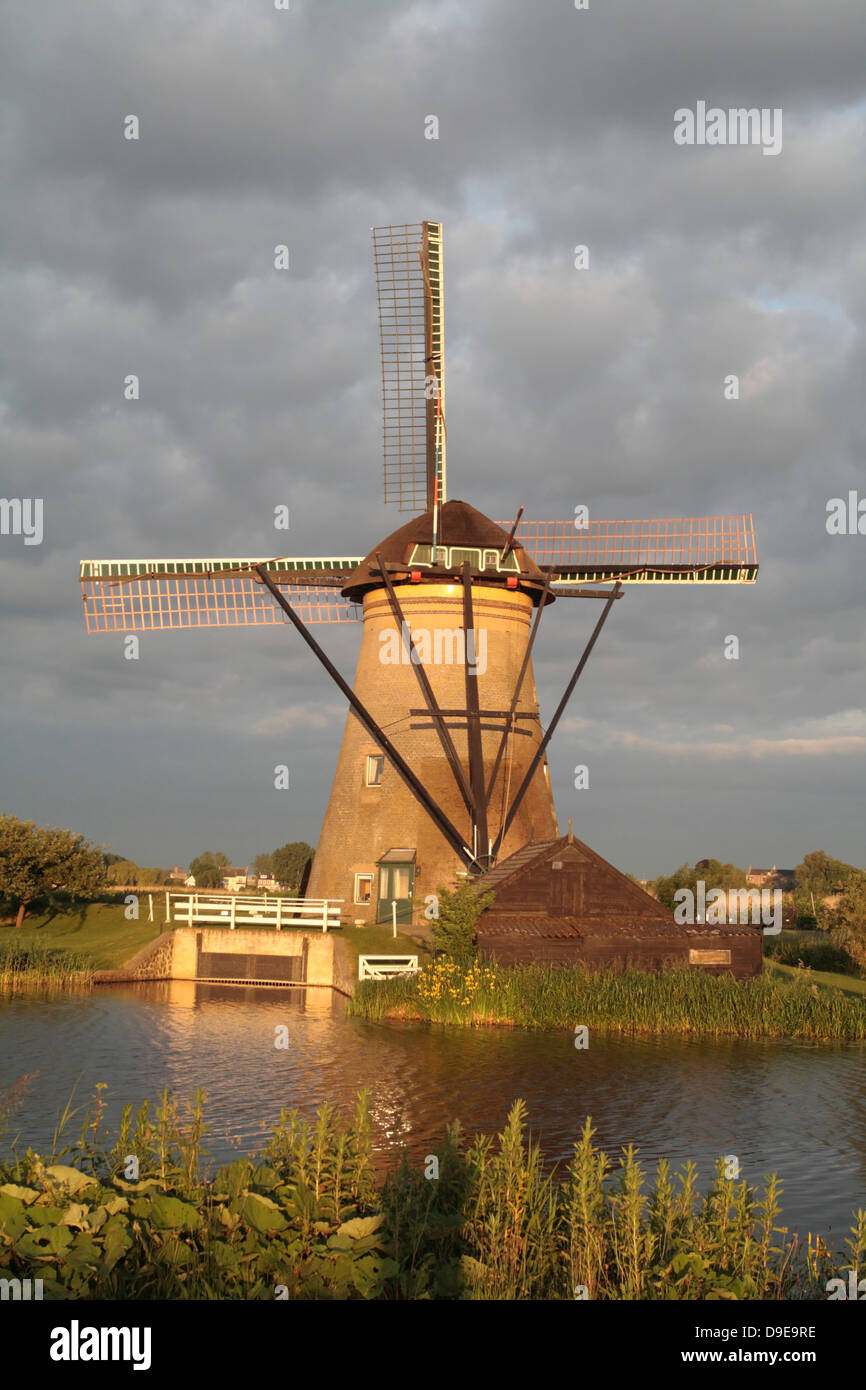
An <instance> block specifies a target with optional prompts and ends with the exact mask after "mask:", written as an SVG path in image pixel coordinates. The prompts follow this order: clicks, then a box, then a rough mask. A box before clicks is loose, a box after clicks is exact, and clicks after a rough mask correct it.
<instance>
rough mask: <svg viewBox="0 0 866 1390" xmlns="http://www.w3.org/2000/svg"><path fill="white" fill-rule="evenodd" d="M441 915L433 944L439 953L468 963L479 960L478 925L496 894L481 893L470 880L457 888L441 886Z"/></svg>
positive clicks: (434, 933) (439, 894) (436, 920)
mask: <svg viewBox="0 0 866 1390" xmlns="http://www.w3.org/2000/svg"><path fill="white" fill-rule="evenodd" d="M437 896H438V899H439V916H438V917H436V918H434V919H433V943H434V947H435V950H436V952H437V954H439V955H443V956H447V958H448V959H449V960H453V961H460V962H465V963H467V964H468V962H469V961H472V960H474V959H475V957H476V956H477V954H478V947H477V946H476V944H475V925H476V923H477V921H478V918H479V916H480V914H481V913H482V912H483V911H484V909H485V907H489V905H490V904H491V903H492V902H493V894H492V893H481V892H479V890H478V888H477V887H476V886H475V885H474V884H473V883H472V882H471V881H470V880H469V879H464V881H463V882H462V883H460V884H459V885H458V886H457V888H455V889H450V888H440V889H439V892H438V895H437Z"/></svg>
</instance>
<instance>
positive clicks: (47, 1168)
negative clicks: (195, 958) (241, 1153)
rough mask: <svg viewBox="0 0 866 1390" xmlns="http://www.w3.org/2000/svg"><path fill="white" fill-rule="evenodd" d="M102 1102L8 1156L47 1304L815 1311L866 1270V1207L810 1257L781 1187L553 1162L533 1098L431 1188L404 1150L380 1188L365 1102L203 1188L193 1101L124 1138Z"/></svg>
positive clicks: (453, 1132)
mask: <svg viewBox="0 0 866 1390" xmlns="http://www.w3.org/2000/svg"><path fill="white" fill-rule="evenodd" d="M103 1089H104V1088H103V1087H98V1088H97V1094H96V1096H95V1098H94V1100H93V1102H92V1104H90V1105H89V1106H88V1107H87V1109H86V1110H85V1111H84V1112H83V1113H81V1112H78V1113H76V1112H74V1111H73V1110H72V1107H71V1105H70V1106H67V1108H66V1111H65V1113H64V1116H63V1119H62V1121H61V1124H60V1126H59V1129H58V1133H57V1136H56V1140H55V1144H54V1146H53V1152H52V1153H51V1155H50V1156H49V1157H50V1161H49V1158H46V1157H43V1156H39V1155H37V1154H35V1153H33V1152H32V1151H30V1150H28V1152H27V1153H26V1154H25V1155H24V1157H23V1158H14V1159H9V1160H7V1161H5V1162H2V1163H0V1189H2V1193H0V1268H2V1272H3V1277H6V1278H8V1277H22V1278H28V1277H34V1276H37V1277H39V1278H41V1279H42V1280H43V1284H44V1289H45V1297H46V1298H49V1299H51V1298H105V1299H124V1300H146V1299H189V1298H197V1299H200V1298H204V1299H273V1298H275V1297H288V1298H291V1299H319V1298H326V1299H348V1298H353V1299H358V1298H362V1299H375V1300H394V1299H397V1300H405V1299H412V1300H416V1299H425V1300H427V1299H476V1300H503V1299H509V1300H510V1299H554V1300H564V1299H574V1298H580V1299H584V1298H586V1299H602V1300H632V1299H640V1300H666V1301H667V1300H671V1299H719V1298H725V1299H737V1300H743V1299H786V1300H790V1299H818V1298H820V1299H823V1298H826V1297H827V1282H828V1280H829V1279H831V1278H843V1279H844V1278H845V1277H846V1275H847V1272H848V1270H850V1269H855V1270H856V1271H857V1272H858V1274H859V1272H860V1271H861V1270H862V1269H863V1267H864V1264H866V1212H863V1211H858V1213H857V1215H856V1218H855V1220H854V1222H853V1224H852V1226H851V1231H850V1235H849V1236H848V1238H847V1240H846V1241H845V1242H844V1245H843V1248H842V1250H841V1251H840V1252H839V1253H838V1254H836V1253H835V1252H834V1250H833V1249H832V1247H831V1246H830V1245H829V1244H828V1243H827V1242H826V1241H825V1240H824V1239H823V1238H821V1237H815V1240H814V1243H813V1239H812V1236H811V1234H810V1235H809V1239H808V1243H807V1244H806V1245H805V1246H803V1245H802V1244H801V1243H800V1242H799V1241H798V1240H797V1239H796V1237H789V1235H788V1232H787V1230H786V1228H784V1227H783V1226H781V1224H780V1218H781V1205H780V1183H779V1182H778V1180H777V1178H776V1177H775V1176H771V1177H770V1178H768V1179H767V1180H766V1181H765V1183H764V1185H763V1188H762V1189H760V1190H759V1189H758V1188H755V1187H751V1186H749V1185H748V1184H746V1183H745V1182H740V1183H737V1182H734V1181H733V1180H730V1179H728V1178H726V1177H725V1176H724V1173H723V1171H722V1164H721V1162H720V1165H719V1168H718V1170H717V1172H716V1174H715V1177H714V1179H713V1181H712V1182H711V1184H710V1187H709V1189H708V1191H707V1192H706V1194H705V1195H703V1196H702V1195H701V1194H700V1192H699V1189H698V1178H697V1172H696V1170H695V1167H694V1165H693V1164H691V1163H688V1164H686V1165H685V1168H684V1169H683V1171H682V1172H680V1173H677V1174H673V1173H672V1172H671V1168H670V1165H669V1164H668V1163H667V1162H666V1161H665V1160H661V1161H660V1162H659V1164H658V1166H657V1168H656V1171H655V1175H654V1177H653V1178H650V1177H648V1175H647V1174H646V1173H645V1171H644V1168H643V1165H642V1164H641V1162H640V1159H639V1155H638V1154H637V1153H636V1151H635V1150H634V1149H633V1147H632V1146H628V1147H626V1148H624V1149H623V1150H622V1152H621V1154H620V1156H619V1158H618V1160H612V1159H611V1158H610V1157H609V1156H608V1155H607V1154H605V1153H604V1152H602V1150H601V1149H600V1148H599V1147H598V1146H597V1144H596V1142H595V1131H594V1130H593V1127H592V1122H591V1120H590V1119H589V1118H587V1120H586V1123H585V1125H584V1128H583V1131H582V1133H581V1135H580V1137H579V1139H578V1140H577V1142H576V1144H575V1146H574V1152H573V1155H572V1157H571V1160H570V1161H569V1162H568V1163H567V1164H566V1165H564V1166H563V1167H561V1168H558V1169H557V1168H553V1169H550V1168H549V1167H548V1165H547V1164H546V1163H545V1161H544V1155H543V1153H542V1151H541V1149H540V1147H539V1145H538V1144H537V1143H536V1142H535V1141H533V1139H532V1138H531V1136H530V1134H529V1129H528V1117H527V1113H526V1108H525V1105H524V1103H523V1101H522V1100H517V1101H515V1103H514V1105H513V1107H512V1109H511V1112H510V1114H509V1116H508V1120H507V1122H506V1124H505V1126H504V1128H503V1130H502V1131H501V1133H499V1134H498V1135H495V1136H491V1135H477V1136H475V1137H474V1138H472V1139H468V1138H467V1137H466V1136H465V1135H464V1133H463V1131H462V1130H461V1128H460V1126H459V1125H457V1124H454V1125H452V1126H451V1127H450V1128H449V1129H448V1131H447V1132H446V1134H445V1136H444V1139H443V1141H442V1143H441V1144H440V1145H438V1146H436V1154H435V1157H436V1158H437V1159H438V1175H437V1174H434V1173H432V1172H431V1171H430V1168H429V1158H430V1156H428V1159H426V1160H425V1162H424V1164H422V1165H418V1164H414V1163H412V1162H411V1160H410V1158H409V1156H408V1154H407V1153H406V1152H405V1151H404V1152H403V1153H402V1155H401V1156H400V1159H399V1160H398V1161H397V1163H396V1164H394V1165H393V1166H392V1168H391V1170H390V1171H389V1172H388V1174H387V1176H386V1177H385V1178H384V1180H383V1181H381V1182H378V1181H377V1180H376V1179H375V1177H374V1170H373V1149H372V1138H371V1127H370V1116H369V1098H368V1096H367V1095H366V1094H364V1093H362V1094H361V1095H360V1096H359V1097H358V1101H357V1105H356V1108H355V1111H354V1114H352V1115H350V1116H347V1117H346V1116H341V1115H339V1114H337V1112H336V1111H334V1110H333V1109H332V1108H331V1107H330V1106H327V1105H326V1106H323V1107H322V1108H321V1109H320V1110H319V1112H318V1114H317V1116H316V1118H315V1119H314V1120H309V1119H307V1118H305V1117H304V1116H302V1115H300V1114H299V1113H298V1112H297V1111H291V1112H284V1113H283V1114H282V1116H281V1117H280V1121H279V1123H278V1124H277V1126H276V1127H275V1128H274V1130H273V1132H272V1134H271V1135H270V1137H269V1139H268V1140H267V1142H266V1144H265V1147H264V1150H263V1152H262V1153H261V1154H260V1155H259V1156H258V1158H257V1159H252V1158H238V1159H236V1160H235V1161H234V1162H233V1163H231V1164H229V1165H227V1166H225V1167H222V1168H220V1169H219V1170H218V1171H217V1172H216V1173H215V1174H214V1175H213V1176H210V1175H209V1174H208V1173H207V1171H206V1164H205V1160H206V1158H207V1147H206V1146H207V1135H208V1125H207V1122H206V1118H205V1096H204V1094H203V1093H202V1092H201V1091H199V1092H197V1093H196V1094H195V1096H194V1097H192V1098H191V1099H190V1100H189V1101H187V1102H185V1103H183V1104H181V1103H180V1102H179V1101H178V1100H177V1099H176V1098H175V1097H173V1096H172V1095H171V1094H170V1093H169V1092H167V1091H166V1092H164V1093H163V1094H162V1095H161V1096H160V1097H159V1099H158V1100H157V1102H156V1103H155V1105H150V1104H145V1105H143V1106H141V1107H140V1108H139V1110H138V1111H137V1113H135V1114H133V1111H132V1107H130V1106H127V1107H126V1109H125V1110H124V1112H123V1116H122V1119H121V1121H120V1125H119V1128H118V1130H117V1132H116V1134H114V1135H112V1134H109V1133H106V1132H104V1131H103V1118H104V1113H103V1112H104V1104H103V1098H102V1090H103ZM76 1121H77V1124H78V1133H79V1138H78V1139H77V1140H73V1139H72V1137H71V1134H72V1130H73V1125H74V1124H75V1122H76ZM131 1156H134V1158H135V1159H136V1161H137V1162H136V1164H135V1165H132V1166H131V1165H130V1157H131ZM133 1168H136V1171H135V1172H133Z"/></svg>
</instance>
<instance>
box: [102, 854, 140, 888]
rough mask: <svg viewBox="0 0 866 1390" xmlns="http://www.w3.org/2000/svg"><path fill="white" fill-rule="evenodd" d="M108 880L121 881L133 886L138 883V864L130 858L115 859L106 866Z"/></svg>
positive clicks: (125, 884) (111, 881)
mask: <svg viewBox="0 0 866 1390" xmlns="http://www.w3.org/2000/svg"><path fill="white" fill-rule="evenodd" d="M108 882H109V883H121V884H123V885H124V887H126V886H127V885H128V886H129V887H131V888H134V887H135V885H136V884H137V883H138V865H137V864H134V863H133V862H132V860H131V859H116V860H115V861H114V863H113V864H110V865H109V866H108Z"/></svg>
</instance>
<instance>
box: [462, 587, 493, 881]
mask: <svg viewBox="0 0 866 1390" xmlns="http://www.w3.org/2000/svg"><path fill="white" fill-rule="evenodd" d="M462 569H463V632H464V642H465V652H464V660H463V673H464V679H465V683H466V715H467V719H466V735H467V743H468V745H469V785H470V787H471V788H472V802H473V808H474V809H473V813H472V828H473V830H474V831H475V832H476V844H475V845H473V849H475V851H476V854H477V856H478V858H479V859H481V860H483V861H484V862H485V863H486V862H487V857H488V855H489V853H490V839H489V836H488V830H487V793H486V790H485V786H484V750H483V746H482V743H481V713H480V708H479V700H478V671H477V668H476V663H475V661H473V662H472V663H471V664H470V660H469V657H470V653H471V655H472V656H473V657H474V658H477V654H478V641H477V637H476V633H475V625H474V620H473V617H472V575H471V566H470V564H469V561H468V560H466V561H465V562H464V564H463V566H462ZM470 633H471V637H470ZM470 643H471V646H470Z"/></svg>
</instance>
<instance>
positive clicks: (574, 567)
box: [499, 515, 758, 593]
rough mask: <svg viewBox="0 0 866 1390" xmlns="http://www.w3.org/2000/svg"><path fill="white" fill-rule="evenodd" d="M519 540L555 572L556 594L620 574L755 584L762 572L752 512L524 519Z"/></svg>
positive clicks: (650, 579) (628, 578)
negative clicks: (581, 523) (580, 523)
mask: <svg viewBox="0 0 866 1390" xmlns="http://www.w3.org/2000/svg"><path fill="white" fill-rule="evenodd" d="M499 524H500V525H501V526H503V527H504V528H508V525H509V524H508V523H507V522H500V523H499ZM515 540H516V541H518V542H519V543H520V544H521V545H522V546H523V548H524V550H525V551H526V552H527V554H529V555H531V556H532V558H533V559H534V560H535V563H536V564H537V565H539V566H541V567H542V568H545V569H550V570H552V571H553V586H552V587H553V592H554V593H556V592H560V593H567V592H568V586H569V585H578V584H587V583H589V584H591V583H607V582H613V581H614V580H617V579H618V580H620V581H621V582H622V583H625V584H657V583H673V582H678V581H679V582H688V583H692V584H719V583H721V584H733V583H746V584H753V583H754V582H755V580H756V578H757V574H758V558H757V549H756V546H755V527H754V522H753V520H752V517H751V515H745V516H703V517H701V516H689V517H661V518H656V519H649V518H643V519H641V520H639V521H590V522H589V523H588V525H587V526H585V527H583V528H577V527H575V524H574V522H569V521H522V522H521V523H520V525H519V526H518V528H517V532H516V534H515Z"/></svg>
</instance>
